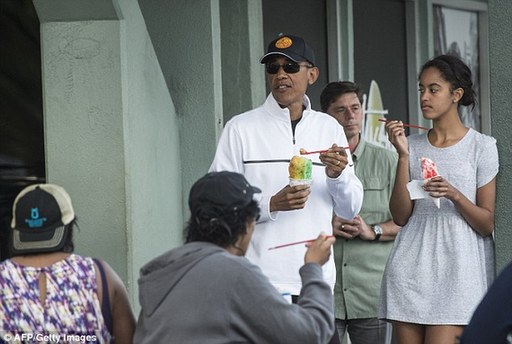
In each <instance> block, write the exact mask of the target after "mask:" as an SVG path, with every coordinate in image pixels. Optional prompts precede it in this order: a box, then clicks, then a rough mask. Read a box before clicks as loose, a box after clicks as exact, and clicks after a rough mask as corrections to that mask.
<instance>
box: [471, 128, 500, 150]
mask: <svg viewBox="0 0 512 344" xmlns="http://www.w3.org/2000/svg"><path fill="white" fill-rule="evenodd" d="M469 137H470V139H472V140H474V141H476V142H477V143H479V144H482V145H485V146H489V145H494V144H496V139H495V138H494V137H492V136H490V135H487V134H484V133H481V132H478V131H476V130H475V129H473V128H469Z"/></svg>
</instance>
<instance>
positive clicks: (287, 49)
mask: <svg viewBox="0 0 512 344" xmlns="http://www.w3.org/2000/svg"><path fill="white" fill-rule="evenodd" d="M275 55H282V56H285V57H287V58H289V59H290V60H292V61H295V62H301V61H308V62H309V63H311V64H312V65H313V66H314V65H315V53H314V52H313V49H311V47H310V46H309V45H308V44H307V43H306V41H304V39H303V38H301V37H298V36H294V35H281V36H279V37H277V38H276V39H274V40H273V41H272V42H270V44H269V45H268V48H267V53H266V54H265V55H263V56H262V58H261V59H260V62H261V63H263V64H264V63H266V62H267V61H268V60H269V58H270V57H271V56H275Z"/></svg>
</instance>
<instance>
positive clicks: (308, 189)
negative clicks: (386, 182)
mask: <svg viewBox="0 0 512 344" xmlns="http://www.w3.org/2000/svg"><path fill="white" fill-rule="evenodd" d="M260 62H261V63H262V64H264V65H265V71H266V77H267V83H268V85H269V87H270V90H271V93H270V94H269V95H268V97H267V99H266V101H265V103H264V104H263V105H261V106H259V107H257V108H255V109H252V110H250V111H247V112H245V113H243V114H240V115H238V116H235V117H233V118H232V119H231V120H230V121H228V122H227V123H226V126H225V128H224V130H223V132H222V135H221V137H220V140H219V144H218V146H217V150H216V153H215V157H214V159H213V162H212V164H211V166H210V171H223V170H226V171H234V172H238V173H242V174H244V175H245V177H246V178H247V180H248V181H249V182H250V183H253V184H255V185H258V186H259V187H260V188H261V190H262V192H261V197H260V198H259V199H258V201H259V205H260V208H261V218H260V220H259V221H258V223H257V225H256V230H255V232H254V235H253V238H252V241H251V243H250V245H249V248H248V251H247V257H248V259H249V260H250V261H251V262H253V263H255V264H256V265H258V266H259V267H260V268H261V269H262V271H263V273H264V274H265V275H266V276H268V277H269V279H270V281H271V283H272V284H273V285H274V286H275V287H276V288H277V289H278V290H280V291H282V292H289V293H290V294H292V295H294V296H295V297H294V298H293V299H296V298H297V297H298V296H299V294H300V288H301V281H300V279H299V278H298V274H297V271H298V270H299V268H300V266H301V257H302V256H303V255H304V248H303V247H300V246H293V247H286V248H284V249H279V250H271V251H269V250H268V248H269V247H273V246H275V245H279V244H280V243H283V242H288V241H290V242H293V241H300V240H305V239H309V238H312V237H314V236H315V235H317V234H318V233H319V232H320V231H325V232H328V233H329V234H330V233H332V227H331V219H332V215H333V212H334V213H335V214H336V215H338V216H340V217H343V218H353V217H354V216H355V215H357V214H358V213H359V211H360V209H361V205H362V199H363V187H362V184H361V182H360V181H359V179H358V178H357V177H356V175H355V173H354V167H353V162H352V157H351V155H350V151H349V148H348V142H347V138H346V136H345V133H344V132H343V127H341V126H340V125H339V124H338V122H337V121H336V120H335V119H334V118H332V117H331V116H329V115H328V114H325V113H322V112H318V111H315V110H313V109H311V102H310V100H309V98H308V97H307V95H306V91H307V88H308V86H309V85H311V84H313V83H314V82H315V81H316V80H317V78H318V75H319V70H318V67H317V66H316V65H315V56H314V53H313V49H312V48H311V47H310V46H309V45H308V44H307V43H306V42H305V41H304V39H302V38H301V37H297V36H294V35H282V36H279V37H277V38H276V39H274V40H273V41H272V42H270V44H269V45H268V49H267V52H266V53H265V54H264V55H263V57H262V58H261V60H260ZM301 148H302V149H305V150H307V151H316V150H322V151H323V152H321V153H320V154H312V155H308V157H309V158H310V159H311V160H312V165H313V167H312V182H311V185H307V184H306V185H294V186H290V185H288V184H289V174H288V166H289V162H290V159H291V158H292V157H293V156H294V155H299V154H300V151H301ZM324 278H325V280H326V281H327V282H328V283H329V284H330V285H331V287H332V288H333V289H334V284H335V281H336V271H335V266H334V259H333V258H332V257H331V258H330V259H329V261H328V262H327V263H326V264H325V265H324ZM333 321H334V320H333Z"/></svg>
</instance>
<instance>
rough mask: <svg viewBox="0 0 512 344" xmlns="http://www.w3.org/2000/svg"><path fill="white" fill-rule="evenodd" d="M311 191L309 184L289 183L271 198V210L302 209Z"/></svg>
mask: <svg viewBox="0 0 512 344" xmlns="http://www.w3.org/2000/svg"><path fill="white" fill-rule="evenodd" d="M310 193H311V187H310V186H309V185H295V186H290V185H287V186H285V187H284V188H282V189H281V190H280V191H279V192H278V193H277V194H275V195H274V196H272V198H271V199H270V212H274V211H288V210H297V209H302V208H304V206H305V205H306V201H307V200H308V196H309V194H310Z"/></svg>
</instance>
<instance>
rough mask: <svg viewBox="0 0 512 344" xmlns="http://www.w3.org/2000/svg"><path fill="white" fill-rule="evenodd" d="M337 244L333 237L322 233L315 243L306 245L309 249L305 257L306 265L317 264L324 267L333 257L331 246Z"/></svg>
mask: <svg viewBox="0 0 512 344" xmlns="http://www.w3.org/2000/svg"><path fill="white" fill-rule="evenodd" d="M335 242H336V239H335V238H334V237H333V236H328V235H326V234H325V233H322V234H320V235H319V236H318V238H317V239H316V240H315V241H311V242H309V243H307V244H306V246H307V247H308V249H307V251H306V254H305V256H304V263H305V264H307V263H317V264H320V265H324V264H325V263H326V262H327V261H328V260H329V257H330V255H331V246H332V245H333V244H334V243H335Z"/></svg>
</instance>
